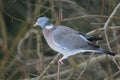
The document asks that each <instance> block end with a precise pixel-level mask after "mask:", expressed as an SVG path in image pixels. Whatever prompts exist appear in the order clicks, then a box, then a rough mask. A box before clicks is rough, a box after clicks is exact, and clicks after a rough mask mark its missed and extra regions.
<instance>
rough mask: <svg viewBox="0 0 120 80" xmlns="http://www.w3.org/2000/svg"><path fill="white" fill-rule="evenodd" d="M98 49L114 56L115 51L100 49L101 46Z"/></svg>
mask: <svg viewBox="0 0 120 80" xmlns="http://www.w3.org/2000/svg"><path fill="white" fill-rule="evenodd" d="M99 50H100V51H101V52H102V53H105V54H109V55H111V56H115V53H113V52H110V51H108V50H105V49H102V48H99Z"/></svg>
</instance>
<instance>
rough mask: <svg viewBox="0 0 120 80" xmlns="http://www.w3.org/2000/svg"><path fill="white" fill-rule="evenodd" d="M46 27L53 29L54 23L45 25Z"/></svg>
mask: <svg viewBox="0 0 120 80" xmlns="http://www.w3.org/2000/svg"><path fill="white" fill-rule="evenodd" d="M45 28H46V29H52V28H53V25H52V24H50V25H47V26H45Z"/></svg>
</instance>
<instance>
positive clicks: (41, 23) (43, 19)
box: [34, 17, 51, 28]
mask: <svg viewBox="0 0 120 80" xmlns="http://www.w3.org/2000/svg"><path fill="white" fill-rule="evenodd" d="M50 24H51V22H50V20H49V19H48V18H47V17H39V18H38V19H37V21H36V23H35V24H34V27H36V26H41V28H44V27H45V26H47V25H50Z"/></svg>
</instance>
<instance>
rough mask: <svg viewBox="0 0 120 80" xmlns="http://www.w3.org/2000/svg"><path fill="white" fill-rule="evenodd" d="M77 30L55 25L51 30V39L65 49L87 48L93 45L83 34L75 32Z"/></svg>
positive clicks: (91, 47)
mask: <svg viewBox="0 0 120 80" xmlns="http://www.w3.org/2000/svg"><path fill="white" fill-rule="evenodd" d="M77 33H78V32H77V31H75V30H73V29H71V28H69V27H65V26H60V27H57V28H56V29H55V30H54V32H53V38H54V39H53V40H54V42H55V44H56V45H57V46H59V47H61V48H63V49H66V50H69V51H71V50H78V49H79V50H80V49H81V50H89V49H91V50H92V49H93V48H94V46H93V45H91V43H90V42H89V41H88V40H87V38H86V37H84V36H83V35H79V34H77Z"/></svg>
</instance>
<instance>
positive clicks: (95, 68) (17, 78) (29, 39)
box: [0, 0, 120, 80]
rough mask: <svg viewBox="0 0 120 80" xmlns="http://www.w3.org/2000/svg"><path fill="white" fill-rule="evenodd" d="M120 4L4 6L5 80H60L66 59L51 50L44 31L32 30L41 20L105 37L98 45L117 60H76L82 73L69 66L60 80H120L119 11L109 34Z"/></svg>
mask: <svg viewBox="0 0 120 80" xmlns="http://www.w3.org/2000/svg"><path fill="white" fill-rule="evenodd" d="M118 4H120V0H0V80H56V76H57V60H58V59H59V58H60V57H61V55H59V54H58V53H57V52H55V51H53V50H52V49H51V48H49V46H48V45H47V43H46V41H45V40H44V37H43V35H42V32H41V29H40V28H39V27H37V28H33V24H34V23H35V21H36V19H37V18H38V17H40V16H45V17H48V18H50V19H51V21H52V23H53V24H56V25H66V26H69V27H71V28H73V29H75V30H78V31H81V32H83V33H87V34H88V35H97V36H101V37H103V38H104V39H103V40H102V41H97V42H94V43H95V44H99V45H100V46H101V47H103V48H105V49H108V50H110V51H113V52H114V53H116V55H117V56H116V57H114V58H113V57H110V56H106V55H104V54H94V53H92V54H90V53H85V54H77V55H74V56H72V57H71V58H72V59H73V61H74V62H75V64H74V65H79V67H76V69H74V67H73V65H71V64H70V61H68V60H64V65H62V66H61V68H60V79H61V80H120V7H118V9H117V10H116V12H115V13H114V16H113V17H112V18H111V19H110V22H109V24H108V25H107V27H106V28H104V25H105V23H106V21H107V20H108V18H109V16H110V15H111V13H112V12H113V10H114V9H115V8H116V6H117V5H118ZM51 61H53V62H51ZM90 61H93V62H92V63H91V62H90ZM81 66H82V67H81Z"/></svg>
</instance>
